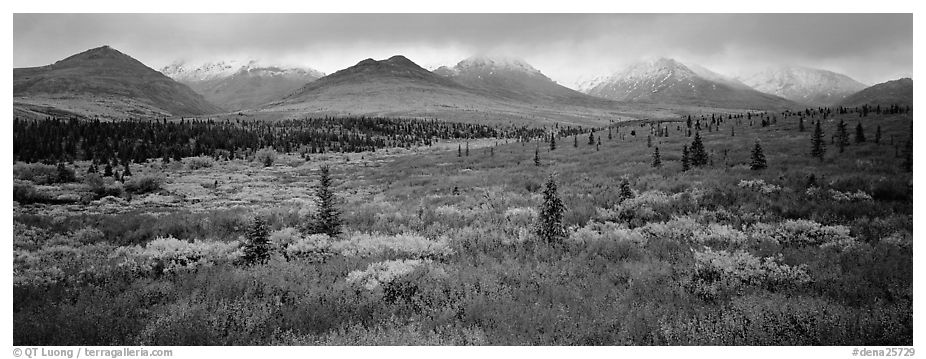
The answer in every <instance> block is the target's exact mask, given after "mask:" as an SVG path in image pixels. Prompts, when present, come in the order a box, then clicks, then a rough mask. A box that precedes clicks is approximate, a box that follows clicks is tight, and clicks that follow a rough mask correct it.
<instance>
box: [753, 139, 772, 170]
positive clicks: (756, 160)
mask: <svg viewBox="0 0 926 359" xmlns="http://www.w3.org/2000/svg"><path fill="white" fill-rule="evenodd" d="M767 167H768V164H767V163H766V162H765V153H763V152H762V145H760V144H759V141H756V146H755V147H753V149H752V162H751V163H750V164H749V168H751V169H752V170H754V171H758V170H764V169H766V168H767Z"/></svg>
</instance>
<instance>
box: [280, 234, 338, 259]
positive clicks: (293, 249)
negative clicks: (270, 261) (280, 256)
mask: <svg viewBox="0 0 926 359" xmlns="http://www.w3.org/2000/svg"><path fill="white" fill-rule="evenodd" d="M329 240H330V237H328V235H327V234H313V235H310V236H307V237H302V238H298V239H296V240H295V241H293V242H292V243H290V244H289V245H288V246H286V249H285V250H284V254H285V256H286V258H287V259H296V258H302V259H309V260H312V261H324V260H325V258H327V257H328V256H330V255H331V254H332V253H331V242H330V241H329Z"/></svg>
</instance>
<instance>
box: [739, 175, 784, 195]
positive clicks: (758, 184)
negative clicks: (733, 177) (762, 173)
mask: <svg viewBox="0 0 926 359" xmlns="http://www.w3.org/2000/svg"><path fill="white" fill-rule="evenodd" d="M737 186H739V187H740V188H748V189H751V190H753V191H758V192H761V193H763V194H772V193H775V192H779V191H781V186H778V185H775V184H771V183H765V180H762V179H754V180H740V183H739V184H738V185H737Z"/></svg>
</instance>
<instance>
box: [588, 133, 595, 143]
mask: <svg viewBox="0 0 926 359" xmlns="http://www.w3.org/2000/svg"><path fill="white" fill-rule="evenodd" d="M588 144H589V146H591V145H594V144H595V132H594V131H589V132H588Z"/></svg>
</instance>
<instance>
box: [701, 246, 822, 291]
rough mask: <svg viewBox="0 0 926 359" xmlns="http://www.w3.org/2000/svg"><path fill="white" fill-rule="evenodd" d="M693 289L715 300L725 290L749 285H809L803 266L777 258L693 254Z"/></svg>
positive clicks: (742, 253) (707, 252)
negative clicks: (783, 262) (782, 261)
mask: <svg viewBox="0 0 926 359" xmlns="http://www.w3.org/2000/svg"><path fill="white" fill-rule="evenodd" d="M694 259H695V267H694V273H693V277H692V279H693V282H692V284H694V286H693V287H692V289H693V290H694V291H695V292H696V293H697V294H699V295H702V296H706V297H714V296H716V295H718V294H721V293H722V292H724V291H733V292H738V291H740V290H742V289H743V288H745V287H748V286H757V287H765V288H768V287H780V286H792V285H801V284H806V283H808V282H810V276H809V275H808V274H807V272H806V268H805V266H804V265H800V266H789V265H786V264H781V263H779V262H780V261H781V255H780V254H779V255H778V256H777V257H765V258H759V257H756V256H753V255H752V254H750V253H748V252H745V251H733V252H728V251H725V250H718V251H714V250H711V249H709V248H706V249H704V250H703V251H696V252H695V253H694Z"/></svg>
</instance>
